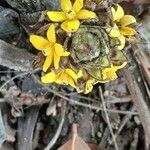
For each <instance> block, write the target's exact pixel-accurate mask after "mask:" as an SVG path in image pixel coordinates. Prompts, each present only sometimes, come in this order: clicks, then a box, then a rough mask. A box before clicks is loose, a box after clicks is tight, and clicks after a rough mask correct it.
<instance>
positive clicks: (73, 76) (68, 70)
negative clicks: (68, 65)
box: [65, 69, 77, 80]
mask: <svg viewBox="0 0 150 150" xmlns="http://www.w3.org/2000/svg"><path fill="white" fill-rule="evenodd" d="M65 72H66V73H67V74H68V75H69V76H71V77H72V78H73V79H74V80H77V74H76V73H75V72H74V71H73V70H71V69H65Z"/></svg>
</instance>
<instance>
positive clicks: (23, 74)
mask: <svg viewBox="0 0 150 150" xmlns="http://www.w3.org/2000/svg"><path fill="white" fill-rule="evenodd" d="M29 73H30V72H23V73H20V74H18V75H16V76H14V77H12V78H11V79H9V80H7V81H6V82H5V83H4V84H3V85H2V86H1V87H0V91H1V90H2V89H3V88H4V87H5V86H6V85H7V84H8V83H9V82H11V81H13V80H14V79H16V78H19V77H21V76H25V75H27V74H29Z"/></svg>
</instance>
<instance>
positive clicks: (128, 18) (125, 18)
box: [120, 15, 136, 26]
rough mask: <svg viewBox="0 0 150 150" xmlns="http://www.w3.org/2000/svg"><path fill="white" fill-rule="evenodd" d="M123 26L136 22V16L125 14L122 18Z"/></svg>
mask: <svg viewBox="0 0 150 150" xmlns="http://www.w3.org/2000/svg"><path fill="white" fill-rule="evenodd" d="M120 23H121V26H127V25H129V24H132V23H136V19H135V17H133V16H131V15H125V16H123V17H122V18H121V19H120Z"/></svg>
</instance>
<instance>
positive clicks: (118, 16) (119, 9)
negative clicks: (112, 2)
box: [113, 4, 124, 21]
mask: <svg viewBox="0 0 150 150" xmlns="http://www.w3.org/2000/svg"><path fill="white" fill-rule="evenodd" d="M123 16H124V10H123V8H122V7H121V6H120V5H118V4H117V10H116V12H115V14H114V19H113V20H114V21H115V20H119V19H121V18H122V17H123Z"/></svg>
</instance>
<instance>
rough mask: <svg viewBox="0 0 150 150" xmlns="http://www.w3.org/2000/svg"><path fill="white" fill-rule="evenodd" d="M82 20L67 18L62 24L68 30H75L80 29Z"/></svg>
mask: <svg viewBox="0 0 150 150" xmlns="http://www.w3.org/2000/svg"><path fill="white" fill-rule="evenodd" d="M79 26H80V22H79V20H78V19H72V20H66V21H64V22H63V23H62V24H61V28H62V29H63V30H65V31H66V32H75V31H77V30H78V28H79Z"/></svg>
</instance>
